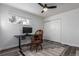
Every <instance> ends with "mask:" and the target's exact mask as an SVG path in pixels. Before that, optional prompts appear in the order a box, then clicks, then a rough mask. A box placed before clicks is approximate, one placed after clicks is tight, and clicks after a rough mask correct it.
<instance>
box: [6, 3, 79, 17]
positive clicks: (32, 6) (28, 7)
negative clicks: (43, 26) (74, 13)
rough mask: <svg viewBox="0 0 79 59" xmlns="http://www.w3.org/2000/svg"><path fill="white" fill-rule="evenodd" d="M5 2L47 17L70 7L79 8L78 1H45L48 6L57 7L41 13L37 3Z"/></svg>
mask: <svg viewBox="0 0 79 59" xmlns="http://www.w3.org/2000/svg"><path fill="white" fill-rule="evenodd" d="M6 4H7V5H10V6H12V7H15V8H18V9H21V10H24V11H27V12H30V13H33V14H36V15H39V16H42V17H49V16H52V15H56V14H59V13H62V12H66V11H69V10H72V9H76V8H79V3H46V4H48V5H50V6H53V5H56V6H57V8H55V9H49V10H48V11H46V12H45V13H41V10H42V9H43V8H42V7H41V6H40V5H38V4H37V3H6Z"/></svg>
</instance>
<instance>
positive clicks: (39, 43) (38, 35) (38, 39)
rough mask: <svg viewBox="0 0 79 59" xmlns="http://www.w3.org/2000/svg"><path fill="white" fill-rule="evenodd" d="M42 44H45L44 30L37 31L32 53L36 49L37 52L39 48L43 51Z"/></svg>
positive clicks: (31, 48) (32, 44)
mask: <svg viewBox="0 0 79 59" xmlns="http://www.w3.org/2000/svg"><path fill="white" fill-rule="evenodd" d="M42 43H43V30H37V31H36V32H35V35H34V36H33V38H32V40H31V46H30V50H31V51H32V50H33V49H35V50H36V52H37V50H38V48H41V50H42V49H43V47H42Z"/></svg>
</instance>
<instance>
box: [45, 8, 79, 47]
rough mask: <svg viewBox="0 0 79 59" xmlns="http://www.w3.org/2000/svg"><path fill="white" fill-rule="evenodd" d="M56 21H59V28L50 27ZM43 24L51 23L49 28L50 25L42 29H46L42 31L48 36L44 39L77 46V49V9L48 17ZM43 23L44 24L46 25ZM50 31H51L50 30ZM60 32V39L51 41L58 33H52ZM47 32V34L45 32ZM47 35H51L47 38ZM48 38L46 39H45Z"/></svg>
mask: <svg viewBox="0 0 79 59" xmlns="http://www.w3.org/2000/svg"><path fill="white" fill-rule="evenodd" d="M56 20H61V22H60V27H52V26H54V25H53V22H54V21H56ZM45 22H46V23H48V22H52V23H51V26H49V25H50V23H49V24H48V25H44V27H47V26H48V28H47V29H44V31H45V32H46V33H48V34H45V35H44V36H45V38H50V39H49V40H52V41H53V40H54V41H57V40H59V41H60V42H61V43H63V44H68V45H71V46H77V47H79V9H74V10H71V11H68V12H64V13H61V14H58V15H55V16H50V17H48V18H46V19H45ZM46 23H45V24H46ZM50 27H51V28H52V30H51V28H50ZM54 29H55V31H56V30H57V31H58V30H60V38H59V39H53V38H55V37H57V35H56V34H57V33H58V32H54V31H53V30H54ZM46 30H47V31H49V32H47V31H46ZM48 35H51V37H50V36H48ZM47 36H48V37H47Z"/></svg>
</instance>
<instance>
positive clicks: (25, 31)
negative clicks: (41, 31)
mask: <svg viewBox="0 0 79 59" xmlns="http://www.w3.org/2000/svg"><path fill="white" fill-rule="evenodd" d="M23 33H26V34H28V33H32V27H23Z"/></svg>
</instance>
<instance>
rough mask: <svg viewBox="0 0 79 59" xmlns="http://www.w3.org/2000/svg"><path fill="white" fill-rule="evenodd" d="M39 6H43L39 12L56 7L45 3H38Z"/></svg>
mask: <svg viewBox="0 0 79 59" xmlns="http://www.w3.org/2000/svg"><path fill="white" fill-rule="evenodd" d="M38 4H39V5H40V6H41V7H43V10H42V11H41V13H43V12H46V11H47V10H48V9H53V8H57V6H47V4H42V3H38Z"/></svg>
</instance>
